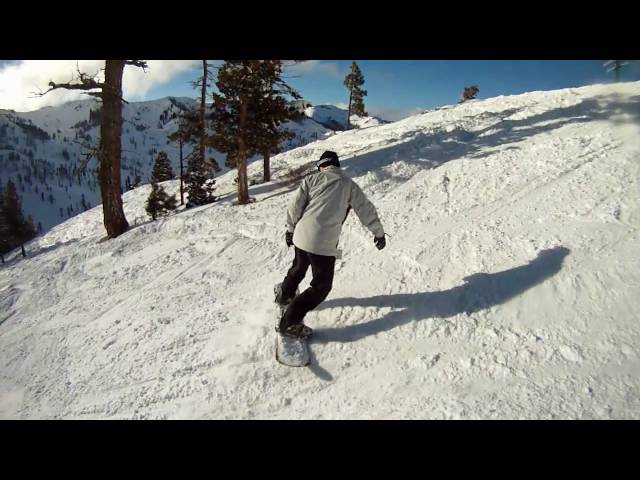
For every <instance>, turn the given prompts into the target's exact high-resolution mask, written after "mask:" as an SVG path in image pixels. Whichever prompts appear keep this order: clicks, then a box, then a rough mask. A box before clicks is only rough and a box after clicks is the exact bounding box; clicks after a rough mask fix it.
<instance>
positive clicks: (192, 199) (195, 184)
mask: <svg viewBox="0 0 640 480" xmlns="http://www.w3.org/2000/svg"><path fill="white" fill-rule="evenodd" d="M206 181H207V175H206V172H205V169H204V163H203V162H202V160H201V159H200V152H199V151H198V150H194V151H193V152H192V153H191V155H190V156H189V163H188V164H187V174H186V184H187V194H188V195H189V201H188V202H187V208H191V207H197V206H199V205H206V204H207V203H211V202H213V201H215V197H214V196H213V195H211V194H210V193H209V192H208V191H207V190H206V189H205V188H204V185H205V182H206Z"/></svg>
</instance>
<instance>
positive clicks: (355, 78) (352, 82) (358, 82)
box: [344, 60, 367, 130]
mask: <svg viewBox="0 0 640 480" xmlns="http://www.w3.org/2000/svg"><path fill="white" fill-rule="evenodd" d="M362 85H364V75H363V74H362V72H361V71H360V67H358V64H357V63H356V62H355V60H354V61H353V62H352V63H351V71H350V72H349V74H348V75H347V76H346V77H345V79H344V86H345V87H347V88H348V89H349V109H348V111H347V130H350V129H351V115H352V114H353V115H359V116H362V117H364V116H365V115H367V112H366V111H365V109H364V97H365V96H366V95H367V91H366V90H363V89H362V88H360V87H361V86H362Z"/></svg>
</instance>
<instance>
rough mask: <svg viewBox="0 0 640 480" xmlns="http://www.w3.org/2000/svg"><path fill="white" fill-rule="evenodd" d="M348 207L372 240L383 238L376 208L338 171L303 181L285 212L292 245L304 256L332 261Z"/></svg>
mask: <svg viewBox="0 0 640 480" xmlns="http://www.w3.org/2000/svg"><path fill="white" fill-rule="evenodd" d="M350 207H351V208H353V210H354V211H355V212H356V215H357V216H358V218H359V219H360V222H361V223H362V224H363V225H364V226H365V227H367V228H368V229H369V231H370V232H371V233H372V234H373V235H374V236H376V237H382V236H384V229H383V228H382V223H380V219H379V218H378V213H377V212H376V209H375V207H374V206H373V204H372V203H371V202H370V201H369V199H368V198H367V197H366V196H365V194H364V193H363V192H362V190H361V189H360V187H359V186H358V185H357V184H356V183H355V182H354V181H353V180H351V179H350V178H349V177H347V176H346V175H345V174H344V172H343V171H342V170H341V169H340V168H338V167H334V166H330V167H328V168H325V169H323V170H322V171H321V172H318V173H315V174H313V175H309V176H308V177H305V178H304V180H303V181H302V184H301V185H300V188H299V189H298V191H297V192H296V195H295V196H294V197H293V198H292V200H291V202H290V203H289V208H288V211H287V231H288V232H293V244H294V245H295V246H296V247H298V248H299V249H301V250H304V251H306V252H311V253H315V254H316V255H325V256H330V257H335V256H336V255H337V253H338V241H339V239H340V232H341V230H342V224H343V223H344V221H345V220H346V218H347V214H348V212H349V208H350Z"/></svg>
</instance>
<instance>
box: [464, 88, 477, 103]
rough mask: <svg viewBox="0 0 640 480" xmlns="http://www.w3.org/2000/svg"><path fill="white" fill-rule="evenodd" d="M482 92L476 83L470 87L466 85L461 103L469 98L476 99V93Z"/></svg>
mask: <svg viewBox="0 0 640 480" xmlns="http://www.w3.org/2000/svg"><path fill="white" fill-rule="evenodd" d="M478 93H480V89H479V88H478V87H477V86H476V85H471V86H470V87H464V91H463V92H462V98H461V99H460V102H459V103H462V102H466V101H467V100H475V99H476V95H478Z"/></svg>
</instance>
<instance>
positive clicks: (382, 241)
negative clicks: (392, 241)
mask: <svg viewBox="0 0 640 480" xmlns="http://www.w3.org/2000/svg"><path fill="white" fill-rule="evenodd" d="M373 243H375V244H376V247H377V248H378V250H382V249H383V248H384V247H385V246H386V245H387V241H386V240H385V239H384V235H383V236H382V237H374V239H373Z"/></svg>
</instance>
